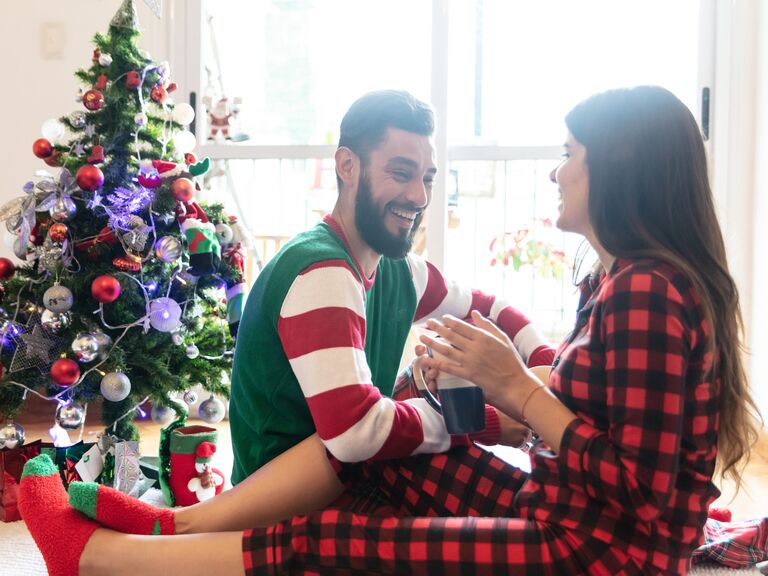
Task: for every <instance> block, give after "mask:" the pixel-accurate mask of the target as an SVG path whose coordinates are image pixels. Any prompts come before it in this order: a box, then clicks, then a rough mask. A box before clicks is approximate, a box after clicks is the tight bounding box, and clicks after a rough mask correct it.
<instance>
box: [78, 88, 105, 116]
mask: <svg viewBox="0 0 768 576" xmlns="http://www.w3.org/2000/svg"><path fill="white" fill-rule="evenodd" d="M83 106H85V107H86V108H88V110H90V111H92V112H93V111H95V110H101V109H102V108H103V107H104V94H102V93H101V92H99V91H98V90H96V89H95V88H91V89H90V90H88V92H86V93H85V94H83Z"/></svg>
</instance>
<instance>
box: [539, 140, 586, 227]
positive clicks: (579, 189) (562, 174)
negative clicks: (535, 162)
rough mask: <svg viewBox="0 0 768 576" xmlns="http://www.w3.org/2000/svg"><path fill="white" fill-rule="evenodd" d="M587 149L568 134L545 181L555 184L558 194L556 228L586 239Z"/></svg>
mask: <svg viewBox="0 0 768 576" xmlns="http://www.w3.org/2000/svg"><path fill="white" fill-rule="evenodd" d="M586 160H587V149H586V148H585V147H584V145H583V144H581V143H580V142H579V141H577V140H576V139H575V138H574V137H573V135H571V133H570V132H569V133H568V138H566V140H565V152H564V154H563V161H562V162H560V164H559V165H558V166H557V167H556V168H555V169H554V170H552V172H551V173H550V174H549V179H550V180H552V182H554V183H555V184H557V189H558V192H559V193H560V205H559V211H560V216H559V217H558V219H557V222H556V225H557V227H558V228H560V230H563V231H565V232H576V233H578V234H582V235H584V236H590V235H591V232H592V226H591V224H590V222H589V171H588V170H587V162H586Z"/></svg>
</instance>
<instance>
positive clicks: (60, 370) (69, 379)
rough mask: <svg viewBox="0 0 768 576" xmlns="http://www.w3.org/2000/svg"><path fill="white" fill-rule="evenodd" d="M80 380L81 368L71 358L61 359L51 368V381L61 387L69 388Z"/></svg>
mask: <svg viewBox="0 0 768 576" xmlns="http://www.w3.org/2000/svg"><path fill="white" fill-rule="evenodd" d="M79 378H80V366H78V365H77V362H75V361H74V360H70V359H69V358H60V359H59V360H56V362H54V363H53V366H51V380H53V381H54V382H56V384H58V385H59V386H62V387H64V388H68V387H70V386H72V384H74V383H75V382H77V381H78V379H79Z"/></svg>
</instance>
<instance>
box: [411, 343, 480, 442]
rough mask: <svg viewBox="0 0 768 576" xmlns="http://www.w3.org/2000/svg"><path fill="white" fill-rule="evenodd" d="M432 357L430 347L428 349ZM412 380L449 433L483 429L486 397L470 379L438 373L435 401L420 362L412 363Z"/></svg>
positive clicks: (464, 432)
mask: <svg viewBox="0 0 768 576" xmlns="http://www.w3.org/2000/svg"><path fill="white" fill-rule="evenodd" d="M428 353H429V355H430V356H432V350H428ZM413 381H414V383H415V384H416V388H417V389H418V390H419V394H421V396H422V398H424V399H425V400H426V401H427V403H428V404H429V405H430V406H431V407H432V409H434V410H435V411H436V412H437V413H438V414H441V415H442V416H443V420H444V421H445V428H446V429H447V430H448V433H449V434H474V433H476V432H482V431H483V430H485V396H484V394H483V389H482V388H480V387H479V386H477V385H475V384H473V383H472V382H470V381H469V380H465V379H463V378H459V377H458V376H453V375H452V374H447V373H445V372H442V373H440V375H439V376H438V377H437V391H438V394H439V396H440V399H439V400H438V399H437V398H435V396H434V394H432V392H431V391H430V390H429V388H428V387H427V383H426V382H425V381H424V372H423V371H422V369H421V362H420V359H419V358H416V360H414V362H413Z"/></svg>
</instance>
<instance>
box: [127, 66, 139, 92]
mask: <svg viewBox="0 0 768 576" xmlns="http://www.w3.org/2000/svg"><path fill="white" fill-rule="evenodd" d="M140 85H141V78H139V73H138V72H136V71H135V70H131V71H129V72H127V73H126V74H125V87H126V88H128V90H135V89H136V88H138V87H139V86H140Z"/></svg>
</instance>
